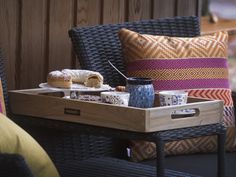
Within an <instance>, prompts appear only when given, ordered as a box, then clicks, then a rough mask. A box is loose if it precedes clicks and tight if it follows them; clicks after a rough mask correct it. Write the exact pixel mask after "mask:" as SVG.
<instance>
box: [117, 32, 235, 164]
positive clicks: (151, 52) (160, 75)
mask: <svg viewBox="0 0 236 177" xmlns="http://www.w3.org/2000/svg"><path fill="white" fill-rule="evenodd" d="M119 38H120V41H121V44H122V50H123V55H124V59H125V62H126V66H127V75H128V76H135V77H151V78H152V79H153V85H154V88H155V90H156V91H161V90H188V92H189V95H190V96H197V97H202V98H210V99H221V100H223V101H224V122H225V124H226V125H227V126H228V129H227V140H226V141H227V145H226V148H227V149H228V150H234V149H235V146H236V144H235V142H236V141H235V136H236V131H235V119H234V114H233V101H232V97H231V90H230V89H229V80H228V63H227V43H228V34H227V33H226V32H217V33H215V34H212V35H207V36H199V37H194V38H183V37H168V36H153V35H146V34H139V33H136V32H134V31H130V30H128V29H121V30H120V31H119ZM151 146H155V145H154V144H152V143H151V144H150V143H147V142H136V143H135V141H132V143H131V158H132V159H133V160H134V161H140V160H143V159H146V158H150V157H155V148H152V147H151ZM216 147H217V145H216V139H215V137H202V138H196V139H191V140H183V141H176V142H171V143H167V144H166V148H165V150H166V153H167V154H186V153H196V152H209V151H215V150H216ZM152 149H153V151H154V152H151V150H152Z"/></svg>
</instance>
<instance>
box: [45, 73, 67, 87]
mask: <svg viewBox="0 0 236 177" xmlns="http://www.w3.org/2000/svg"><path fill="white" fill-rule="evenodd" d="M47 83H48V84H49V85H50V86H52V87H59V88H71V86H72V78H71V76H70V75H68V74H66V73H62V72H61V71H52V72H50V73H49V74H48V76H47Z"/></svg>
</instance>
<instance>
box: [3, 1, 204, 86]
mask: <svg viewBox="0 0 236 177" xmlns="http://www.w3.org/2000/svg"><path fill="white" fill-rule="evenodd" d="M200 1H201V0H165V1H163V0H0V22H1V25H0V31H1V33H0V47H1V48H2V49H3V54H4V56H5V58H6V72H7V73H6V74H7V80H8V88H9V89H22V88H33V87H37V86H38V84H39V83H41V82H45V81H46V75H47V73H48V72H49V71H52V70H57V69H59V70H60V69H63V68H76V67H79V64H78V63H77V61H76V58H75V56H74V54H73V52H72V48H71V42H70V39H69V37H68V34H67V32H68V29H70V28H71V27H73V26H90V25H97V24H108V23H118V22H124V21H135V20H140V19H152V18H159V17H171V16H177V15H181V16H186V15H199V9H200V8H199V7H200V4H201V3H200Z"/></svg>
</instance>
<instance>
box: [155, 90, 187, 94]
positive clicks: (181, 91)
mask: <svg viewBox="0 0 236 177" xmlns="http://www.w3.org/2000/svg"><path fill="white" fill-rule="evenodd" d="M158 93H159V94H160V95H188V92H187V91H185V90H163V91H160V92H158Z"/></svg>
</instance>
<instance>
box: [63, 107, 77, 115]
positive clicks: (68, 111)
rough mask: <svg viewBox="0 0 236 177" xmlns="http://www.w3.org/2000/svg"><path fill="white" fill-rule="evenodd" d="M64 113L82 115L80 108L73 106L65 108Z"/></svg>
mask: <svg viewBox="0 0 236 177" xmlns="http://www.w3.org/2000/svg"><path fill="white" fill-rule="evenodd" d="M64 114H70V115H76V116H80V110H79V109H72V108H64Z"/></svg>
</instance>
